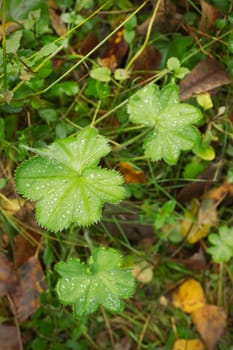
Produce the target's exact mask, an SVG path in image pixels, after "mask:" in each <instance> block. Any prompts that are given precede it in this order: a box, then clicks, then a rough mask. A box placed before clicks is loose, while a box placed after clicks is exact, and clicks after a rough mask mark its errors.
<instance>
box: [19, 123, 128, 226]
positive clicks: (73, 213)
mask: <svg viewBox="0 0 233 350" xmlns="http://www.w3.org/2000/svg"><path fill="white" fill-rule="evenodd" d="M109 152H110V147H109V145H108V143H107V140H106V139H105V138H104V137H103V136H100V135H98V131H97V130H96V129H94V128H91V127H87V128H84V129H83V130H82V131H80V132H79V133H78V135H77V136H76V137H74V138H66V139H61V140H58V141H56V142H54V143H53V144H51V145H50V146H48V147H47V148H46V149H44V150H40V151H39V150H38V151H37V153H38V155H37V156H36V157H34V158H32V159H30V160H27V161H25V162H24V163H23V164H22V165H21V166H19V167H18V169H17V170H16V176H15V178H16V188H17V191H18V192H19V193H21V194H22V195H23V196H25V197H26V198H28V199H30V200H33V201H38V203H37V205H36V218H37V221H38V223H39V224H40V225H41V226H44V227H45V228H47V229H49V230H51V231H55V232H56V231H59V230H63V229H65V228H67V227H69V226H70V225H71V223H76V224H78V225H80V226H88V225H91V224H93V223H95V222H96V221H98V220H99V219H100V217H101V209H102V207H103V204H104V202H109V203H118V202H119V201H120V200H121V199H122V198H123V197H124V193H125V192H124V189H123V187H121V186H120V185H122V183H123V179H122V177H121V176H120V174H119V173H117V172H116V171H114V170H108V169H102V168H101V167H99V166H97V164H98V162H99V159H100V158H101V157H103V156H105V155H106V154H108V153H109Z"/></svg>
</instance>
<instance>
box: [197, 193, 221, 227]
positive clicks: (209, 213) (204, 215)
mask: <svg viewBox="0 0 233 350" xmlns="http://www.w3.org/2000/svg"><path fill="white" fill-rule="evenodd" d="M217 223H218V213H217V209H216V205H215V202H214V201H213V200H212V199H203V200H202V201H201V204H200V208H199V211H198V225H199V226H202V225H209V226H216V225H217Z"/></svg>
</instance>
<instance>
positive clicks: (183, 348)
mask: <svg viewBox="0 0 233 350" xmlns="http://www.w3.org/2000/svg"><path fill="white" fill-rule="evenodd" d="M172 350H204V345H203V343H202V341H201V340H200V339H189V340H186V339H177V340H176V342H175V344H174V346H173V348H172Z"/></svg>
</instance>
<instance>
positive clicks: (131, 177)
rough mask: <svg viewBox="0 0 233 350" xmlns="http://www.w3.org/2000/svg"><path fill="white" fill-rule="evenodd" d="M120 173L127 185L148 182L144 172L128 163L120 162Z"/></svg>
mask: <svg viewBox="0 0 233 350" xmlns="http://www.w3.org/2000/svg"><path fill="white" fill-rule="evenodd" d="M119 168H120V169H119V170H120V173H121V174H122V175H123V176H124V179H125V182H126V183H128V184H129V183H131V184H139V183H145V182H146V176H145V173H144V171H142V170H138V169H136V168H135V167H133V166H132V165H131V164H130V163H128V162H120V167H119Z"/></svg>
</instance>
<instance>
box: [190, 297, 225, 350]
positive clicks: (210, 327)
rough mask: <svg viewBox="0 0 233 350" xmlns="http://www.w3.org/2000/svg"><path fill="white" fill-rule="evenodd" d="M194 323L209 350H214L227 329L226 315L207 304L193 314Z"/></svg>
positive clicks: (217, 308) (216, 307)
mask: <svg viewBox="0 0 233 350" xmlns="http://www.w3.org/2000/svg"><path fill="white" fill-rule="evenodd" d="M191 318H192V321H193V323H194V324H195V326H196V328H197V331H198V332H199V334H200V336H201V338H202V339H203V341H204V342H205V344H206V346H207V348H208V350H213V349H214V346H215V344H216V343H217V341H218V340H219V338H220V337H221V336H222V334H223V331H224V329H225V327H226V314H225V312H224V311H223V310H222V309H221V308H220V307H218V306H215V305H209V304H206V305H204V306H203V307H201V308H198V309H196V310H194V311H193V312H192V314H191Z"/></svg>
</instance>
